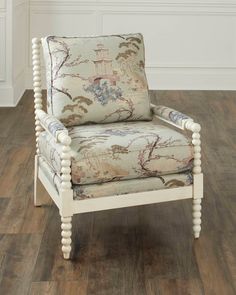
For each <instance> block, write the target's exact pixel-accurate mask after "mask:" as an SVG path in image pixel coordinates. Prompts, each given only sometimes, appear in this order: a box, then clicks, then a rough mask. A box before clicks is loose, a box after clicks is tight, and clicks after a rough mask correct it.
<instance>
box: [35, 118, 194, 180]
mask: <svg viewBox="0 0 236 295" xmlns="http://www.w3.org/2000/svg"><path fill="white" fill-rule="evenodd" d="M68 130H69V135H70V136H71V138H72V143H71V149H72V153H71V156H72V167H71V169H72V173H71V175H72V182H73V183H74V184H91V183H104V182H110V181H117V180H123V179H135V178H145V177H152V176H159V175H167V174H173V173H179V172H183V171H187V170H189V169H191V167H192V159H193V147H192V145H191V141H190V140H189V139H188V138H187V137H186V136H185V135H183V134H181V133H179V132H177V131H175V130H173V129H170V128H168V127H165V126H163V125H158V124H156V123H154V122H126V123H110V124H101V125H86V126H76V127H72V128H69V129H68ZM39 149H40V152H41V153H42V155H44V156H45V157H46V159H47V161H48V162H49V163H50V165H51V166H52V167H53V169H54V170H55V171H57V172H58V174H60V169H61V167H60V157H59V153H60V149H61V147H59V148H58V147H57V146H56V144H55V142H54V139H53V138H51V137H50V136H49V135H48V134H47V133H46V132H42V133H41V135H40V137H39Z"/></svg>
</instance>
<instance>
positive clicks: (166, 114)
mask: <svg viewBox="0 0 236 295" xmlns="http://www.w3.org/2000/svg"><path fill="white" fill-rule="evenodd" d="M152 110H153V112H154V114H156V115H158V116H160V117H162V118H163V119H165V120H167V121H169V122H172V123H174V124H175V125H178V126H181V127H183V126H182V124H183V122H184V121H185V120H193V119H192V118H190V117H189V116H186V115H185V114H183V113H181V112H178V111H176V110H174V109H171V108H169V107H165V106H162V105H158V106H153V107H152Z"/></svg>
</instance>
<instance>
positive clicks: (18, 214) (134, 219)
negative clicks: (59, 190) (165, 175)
mask: <svg viewBox="0 0 236 295" xmlns="http://www.w3.org/2000/svg"><path fill="white" fill-rule="evenodd" d="M151 98H152V100H153V101H155V102H157V103H158V104H164V105H168V106H170V107H173V108H175V109H178V110H180V111H182V112H184V113H186V114H189V115H191V116H192V117H193V118H194V119H196V121H197V122H200V123H201V125H202V132H201V134H202V153H203V159H202V162H203V171H204V174H205V179H204V182H205V187H204V194H205V198H204V202H203V210H202V211H203V224H202V233H201V237H200V239H199V240H197V241H194V240H193V237H192V216H191V201H189V200H187V201H177V202H169V203H163V204H156V205H148V206H143V207H134V208H125V209H119V210H111V211H103V212H97V213H89V214H81V215H76V216H74V218H73V250H72V251H73V257H74V258H73V260H72V261H65V260H63V258H62V255H61V244H60V240H61V237H60V218H59V214H58V210H57V208H56V207H55V205H54V204H52V201H51V200H50V199H49V198H48V195H47V193H46V192H45V190H44V188H43V187H42V186H41V187H40V194H41V195H43V198H44V200H45V205H44V206H42V207H41V208H34V206H33V165H34V161H33V159H34V151H35V142H34V116H33V96H32V92H31V91H27V92H26V93H25V95H24V96H23V98H22V100H21V101H20V103H19V105H18V106H17V107H16V108H0V294H1V295H2V294H3V295H5V294H6V295H8V294H9V295H11V294H12V295H24V294H31V295H36V294H37V295H41V294H42V295H45V294H53V295H54V294H55V295H57V294H59V295H60V294H61V295H64V294H69V295H70V294H72V295H73V294H79V295H85V294H86V295H100V294H101V295H120V294H121V295H154V294H155V295H189V294H190V295H202V294H206V295H218V294H219V295H231V294H232V295H233V294H236V153H235V150H236V92H233V91H232V92H230V91H153V92H151Z"/></svg>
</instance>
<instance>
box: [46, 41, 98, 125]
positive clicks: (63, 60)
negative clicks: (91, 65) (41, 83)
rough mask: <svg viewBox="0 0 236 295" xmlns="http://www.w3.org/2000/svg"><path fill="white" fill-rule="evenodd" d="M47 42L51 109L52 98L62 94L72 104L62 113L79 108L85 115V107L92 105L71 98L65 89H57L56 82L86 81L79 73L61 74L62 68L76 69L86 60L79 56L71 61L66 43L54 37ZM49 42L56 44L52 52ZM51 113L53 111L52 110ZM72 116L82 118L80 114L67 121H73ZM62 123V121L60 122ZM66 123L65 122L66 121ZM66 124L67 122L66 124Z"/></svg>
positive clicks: (85, 99) (86, 99) (87, 101)
mask: <svg viewBox="0 0 236 295" xmlns="http://www.w3.org/2000/svg"><path fill="white" fill-rule="evenodd" d="M47 42H48V49H49V55H50V60H51V107H53V104H52V98H53V96H54V95H55V94H56V93H62V94H64V95H65V96H67V97H68V98H69V99H70V100H71V101H72V102H74V103H72V104H69V105H67V106H65V107H64V108H63V110H62V112H66V111H68V110H69V111H73V109H74V108H79V110H80V111H81V112H84V113H86V112H87V109H86V107H84V106H83V105H82V104H84V105H85V106H86V105H87V106H88V105H90V104H92V101H91V100H90V99H89V98H87V97H83V96H78V97H72V95H71V94H70V93H69V90H68V89H67V88H65V87H61V88H58V87H57V86H56V85H57V81H58V79H62V78H66V77H70V78H77V79H80V80H87V79H86V78H84V77H83V76H81V75H80V74H79V73H76V74H74V73H73V74H72V73H64V72H63V73H61V69H62V68H70V67H78V66H79V65H81V64H84V63H88V62H89V60H88V59H82V56H81V55H79V56H77V57H76V58H74V59H72V54H71V52H70V48H69V46H68V44H66V42H64V41H62V40H58V39H55V37H53V36H51V37H48V38H47ZM49 42H51V43H54V44H56V45H57V46H56V47H55V49H53V50H52V51H51V50H50V48H51V47H50V46H49ZM52 112H53V110H52ZM74 116H76V117H79V118H80V117H82V116H81V115H80V114H76V115H74V114H73V115H72V116H70V117H69V118H68V121H69V122H70V121H73V120H74ZM62 121H63V120H62ZM66 121H67V120H66ZM66 123H67V122H66Z"/></svg>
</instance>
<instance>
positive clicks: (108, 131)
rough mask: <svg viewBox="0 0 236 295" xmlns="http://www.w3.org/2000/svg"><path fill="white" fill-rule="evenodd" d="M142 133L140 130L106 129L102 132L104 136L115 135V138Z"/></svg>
mask: <svg viewBox="0 0 236 295" xmlns="http://www.w3.org/2000/svg"><path fill="white" fill-rule="evenodd" d="M136 133H140V132H139V131H138V130H117V129H106V130H105V131H102V134H109V135H115V136H126V135H129V134H136Z"/></svg>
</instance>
